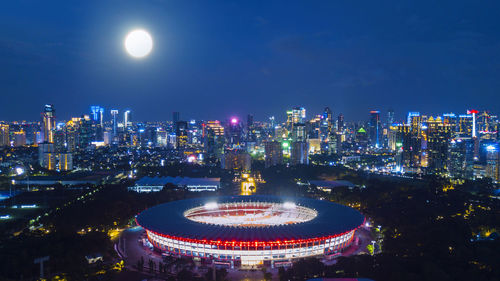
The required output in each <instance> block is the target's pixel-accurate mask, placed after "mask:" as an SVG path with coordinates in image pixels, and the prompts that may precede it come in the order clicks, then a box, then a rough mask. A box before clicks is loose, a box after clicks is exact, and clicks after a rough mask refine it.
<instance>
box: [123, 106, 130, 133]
mask: <svg viewBox="0 0 500 281" xmlns="http://www.w3.org/2000/svg"><path fill="white" fill-rule="evenodd" d="M130 126H132V112H130V110H125V112H124V113H123V130H124V131H127V130H128V129H129V127H130Z"/></svg>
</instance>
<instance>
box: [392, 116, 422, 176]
mask: <svg viewBox="0 0 500 281" xmlns="http://www.w3.org/2000/svg"><path fill="white" fill-rule="evenodd" d="M397 130H398V131H397V136H396V150H401V152H402V153H401V166H402V167H405V168H418V167H420V156H421V151H422V139H421V136H420V135H416V134H414V133H413V131H412V129H411V126H410V125H409V124H403V125H398V126H397Z"/></svg>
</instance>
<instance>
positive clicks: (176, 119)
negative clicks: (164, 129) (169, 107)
mask: <svg viewBox="0 0 500 281" xmlns="http://www.w3.org/2000/svg"><path fill="white" fill-rule="evenodd" d="M180 120H181V113H180V112H177V111H174V112H172V123H173V124H174V125H175V124H177V122H179V121H180Z"/></svg>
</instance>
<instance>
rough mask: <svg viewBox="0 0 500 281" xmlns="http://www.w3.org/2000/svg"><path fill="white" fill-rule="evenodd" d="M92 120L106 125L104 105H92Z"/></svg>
mask: <svg viewBox="0 0 500 281" xmlns="http://www.w3.org/2000/svg"><path fill="white" fill-rule="evenodd" d="M90 112H91V116H92V120H93V121H94V122H95V123H96V124H99V125H101V126H103V125H104V107H100V106H98V105H93V106H91V107H90Z"/></svg>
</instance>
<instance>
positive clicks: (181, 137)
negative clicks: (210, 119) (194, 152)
mask: <svg viewBox="0 0 500 281" xmlns="http://www.w3.org/2000/svg"><path fill="white" fill-rule="evenodd" d="M175 127H176V132H175V136H176V147H177V149H183V148H185V147H186V146H187V144H188V123H187V122H186V121H177V123H176V126H175Z"/></svg>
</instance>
